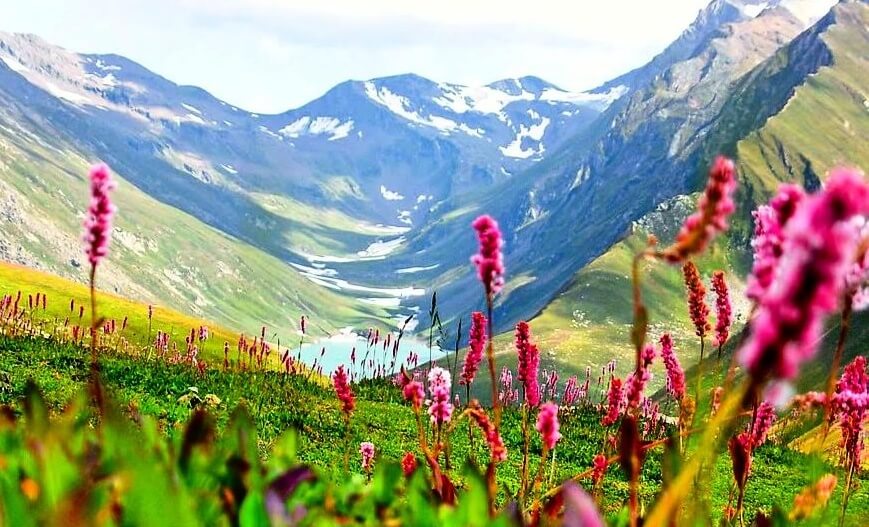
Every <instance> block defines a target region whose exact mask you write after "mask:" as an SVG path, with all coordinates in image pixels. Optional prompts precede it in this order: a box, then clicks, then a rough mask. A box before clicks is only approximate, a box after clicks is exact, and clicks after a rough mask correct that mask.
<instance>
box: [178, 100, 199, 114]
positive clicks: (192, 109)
mask: <svg viewBox="0 0 869 527" xmlns="http://www.w3.org/2000/svg"><path fill="white" fill-rule="evenodd" d="M181 106H182V107H183V108H184V109H185V110H187V111H188V112H193V113H195V114H196V115H202V111H201V110H200V109H199V108H197V107H195V106H193V105H192V104H187V103H186V102H182V103H181Z"/></svg>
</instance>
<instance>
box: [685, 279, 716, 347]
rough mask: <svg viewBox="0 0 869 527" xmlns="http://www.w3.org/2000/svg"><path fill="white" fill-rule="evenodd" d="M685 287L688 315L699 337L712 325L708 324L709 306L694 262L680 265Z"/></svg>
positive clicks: (704, 334)
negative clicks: (686, 290)
mask: <svg viewBox="0 0 869 527" xmlns="http://www.w3.org/2000/svg"><path fill="white" fill-rule="evenodd" d="M682 273H683V274H684V275H685V287H686V288H687V289H688V315H689V316H690V317H691V322H692V323H693V324H694V333H695V334H696V335H697V336H698V337H700V338H701V339H702V338H703V337H705V336H706V332H707V331H709V330H710V329H711V328H712V326H711V325H710V324H709V306H707V305H706V287H704V286H703V281H702V280H701V279H700V272H699V271H698V270H697V266H696V265H694V262H685V265H683V266H682Z"/></svg>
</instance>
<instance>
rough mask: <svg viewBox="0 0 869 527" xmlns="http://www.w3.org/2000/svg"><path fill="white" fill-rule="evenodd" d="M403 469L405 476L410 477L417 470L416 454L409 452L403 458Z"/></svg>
mask: <svg viewBox="0 0 869 527" xmlns="http://www.w3.org/2000/svg"><path fill="white" fill-rule="evenodd" d="M401 471H402V472H404V477H406V478H409V477H411V476H413V473H414V472H416V456H414V455H413V454H412V453H410V452H407V453H406V454H404V457H403V458H401Z"/></svg>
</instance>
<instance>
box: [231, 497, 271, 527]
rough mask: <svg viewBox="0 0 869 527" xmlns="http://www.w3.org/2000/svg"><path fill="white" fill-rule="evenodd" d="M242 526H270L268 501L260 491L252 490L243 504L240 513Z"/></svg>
mask: <svg viewBox="0 0 869 527" xmlns="http://www.w3.org/2000/svg"><path fill="white" fill-rule="evenodd" d="M238 519H239V525H241V527H269V516H268V514H267V513H266V503H265V499H264V498H263V495H262V494H261V493H259V492H251V493H249V494H248V495H247V497H246V498H245V499H244V503H242V504H241V511H240V513H239V518H238Z"/></svg>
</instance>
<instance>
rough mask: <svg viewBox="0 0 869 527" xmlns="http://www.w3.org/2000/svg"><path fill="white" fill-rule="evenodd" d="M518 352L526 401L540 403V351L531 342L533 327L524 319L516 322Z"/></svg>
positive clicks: (532, 404) (520, 378)
mask: <svg viewBox="0 0 869 527" xmlns="http://www.w3.org/2000/svg"><path fill="white" fill-rule="evenodd" d="M515 346H516V354H517V355H518V357H519V365H518V369H519V374H518V377H519V382H520V383H522V388H523V390H524V392H525V402H526V403H527V404H528V406H537V405H538V404H540V384H539V381H538V368H539V367H540V352H539V351H538V350H537V346H535V345H534V344H532V343H531V327H530V326H528V323H527V322H525V321H524V320H523V321H521V322H519V323H518V324H516V341H515Z"/></svg>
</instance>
